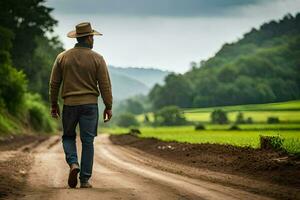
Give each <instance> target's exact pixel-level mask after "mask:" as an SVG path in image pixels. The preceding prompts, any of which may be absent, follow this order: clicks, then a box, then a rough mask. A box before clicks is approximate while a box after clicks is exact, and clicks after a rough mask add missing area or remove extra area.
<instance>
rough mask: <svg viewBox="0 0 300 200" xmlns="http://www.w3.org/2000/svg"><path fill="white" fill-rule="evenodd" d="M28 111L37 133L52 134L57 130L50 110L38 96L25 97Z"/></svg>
mask: <svg viewBox="0 0 300 200" xmlns="http://www.w3.org/2000/svg"><path fill="white" fill-rule="evenodd" d="M25 99H26V109H27V115H28V119H29V123H30V125H31V126H32V128H33V129H35V130H36V131H45V132H52V131H54V129H55V122H54V121H53V120H52V119H51V116H50V114H49V111H48V108H47V107H46V106H45V105H44V104H43V103H42V102H43V101H42V99H41V97H40V96H39V95H38V94H34V95H33V94H29V93H27V94H26V96H25Z"/></svg>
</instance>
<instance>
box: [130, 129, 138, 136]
mask: <svg viewBox="0 0 300 200" xmlns="http://www.w3.org/2000/svg"><path fill="white" fill-rule="evenodd" d="M129 133H130V134H132V135H140V134H141V131H140V130H139V129H137V128H132V129H130V131H129Z"/></svg>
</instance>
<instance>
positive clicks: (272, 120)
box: [267, 117, 279, 124]
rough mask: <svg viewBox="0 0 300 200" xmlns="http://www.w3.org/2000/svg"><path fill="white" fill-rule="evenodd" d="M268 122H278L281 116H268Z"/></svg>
mask: <svg viewBox="0 0 300 200" xmlns="http://www.w3.org/2000/svg"><path fill="white" fill-rule="evenodd" d="M267 123H268V124H278V123H279V118H278V117H268V120H267Z"/></svg>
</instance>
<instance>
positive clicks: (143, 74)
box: [109, 66, 170, 88]
mask: <svg viewBox="0 0 300 200" xmlns="http://www.w3.org/2000/svg"><path fill="white" fill-rule="evenodd" d="M109 69H110V72H111V73H114V74H119V75H122V76H127V77H129V78H132V79H135V80H138V81H140V82H142V83H144V84H145V85H147V86H148V87H149V88H151V87H153V86H154V85H155V84H156V83H159V84H162V83H163V81H164V78H165V77H166V76H167V75H168V74H170V72H168V71H162V70H159V69H153V68H138V67H127V68H121V67H114V66H110V68H109Z"/></svg>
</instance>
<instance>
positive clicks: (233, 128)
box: [229, 124, 241, 131]
mask: <svg viewBox="0 0 300 200" xmlns="http://www.w3.org/2000/svg"><path fill="white" fill-rule="evenodd" d="M229 130H231V131H234V130H241V129H240V127H239V126H238V125H236V124H234V125H232V126H231V127H230V128H229Z"/></svg>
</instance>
